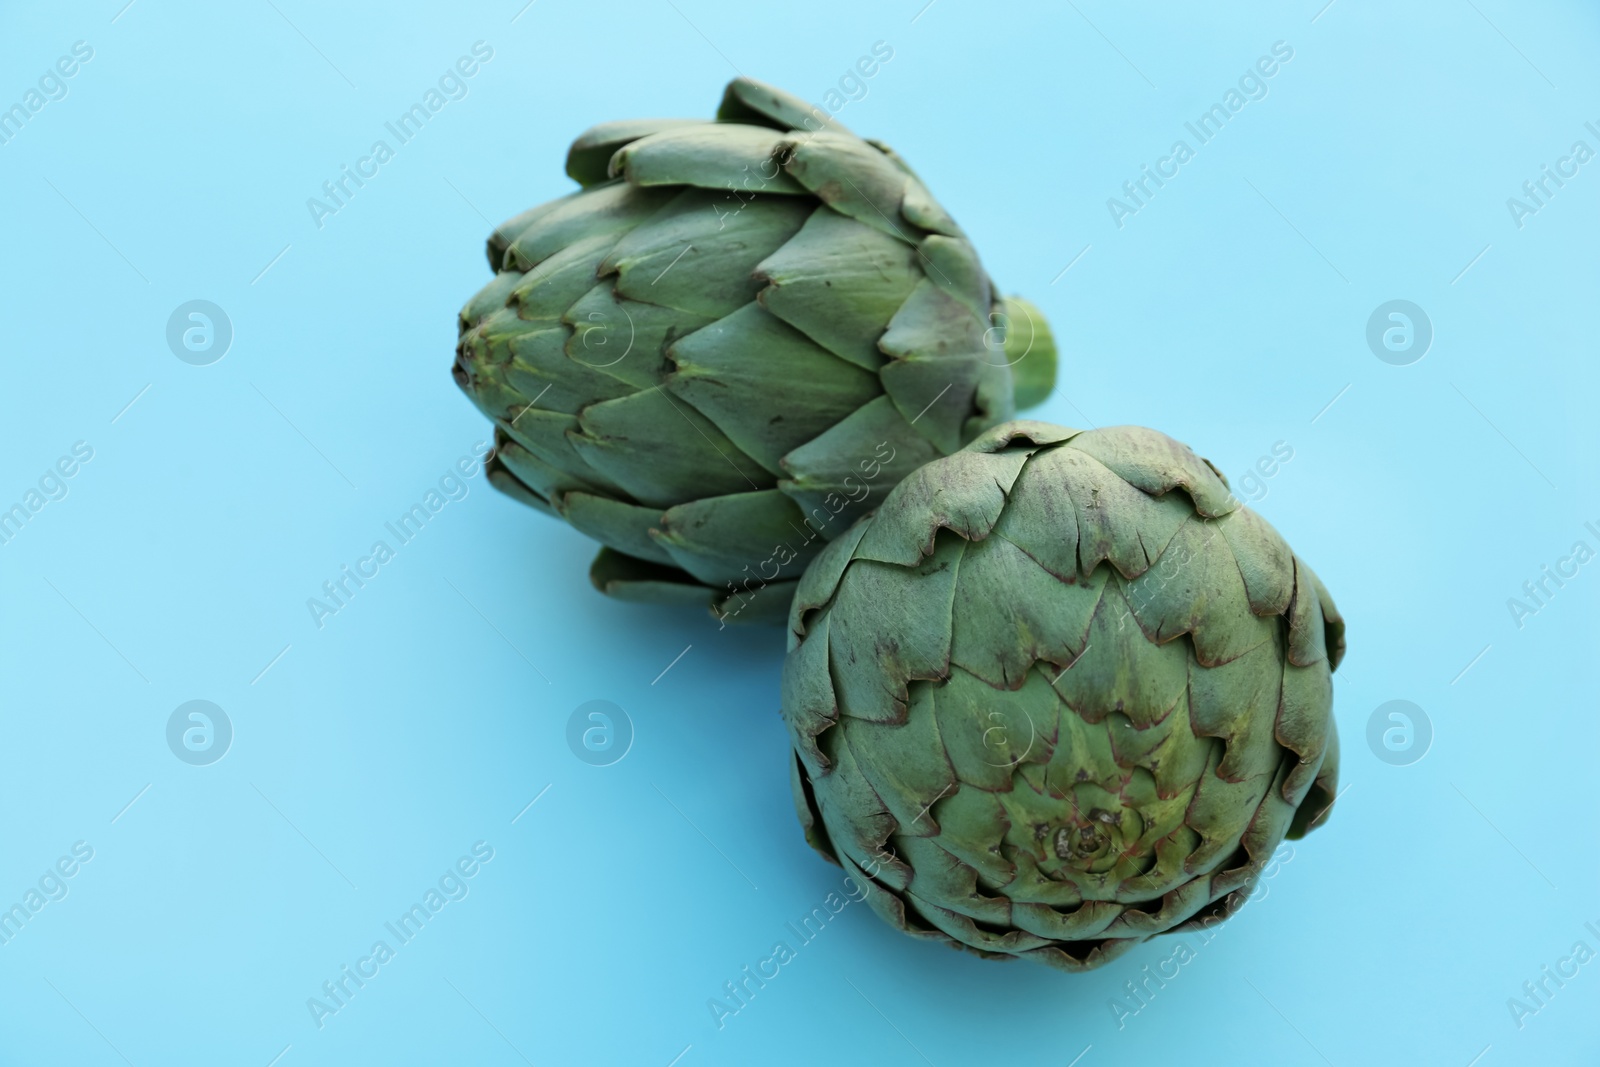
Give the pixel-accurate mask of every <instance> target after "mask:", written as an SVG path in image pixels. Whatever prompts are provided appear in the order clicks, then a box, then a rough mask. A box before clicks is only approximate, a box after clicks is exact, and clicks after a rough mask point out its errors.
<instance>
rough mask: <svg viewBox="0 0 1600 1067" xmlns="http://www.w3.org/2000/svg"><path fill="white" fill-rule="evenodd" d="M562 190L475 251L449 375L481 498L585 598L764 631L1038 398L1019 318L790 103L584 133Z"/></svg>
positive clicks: (1026, 329)
mask: <svg viewBox="0 0 1600 1067" xmlns="http://www.w3.org/2000/svg"><path fill="white" fill-rule="evenodd" d="M567 173H568V174H569V175H571V176H572V178H574V179H575V180H576V181H577V182H578V183H579V184H580V185H581V186H583V188H582V189H581V190H579V191H578V192H575V193H572V194H571V195H570V196H567V197H564V198H562V199H560V200H556V201H553V202H551V203H548V204H543V205H541V206H539V207H536V208H533V209H532V210H530V211H526V212H524V213H522V214H521V215H518V216H517V217H515V218H513V219H511V220H510V221H508V222H506V223H504V224H503V225H501V226H500V227H499V229H497V230H496V231H495V232H494V235H493V236H492V237H491V238H490V239H489V262H490V265H491V266H492V267H493V268H494V269H495V270H496V271H497V272H498V273H497V274H496V275H495V278H494V280H493V281H491V282H490V283H489V284H488V285H487V286H485V287H484V288H483V290H482V291H481V292H479V293H478V294H477V295H476V296H474V297H473V298H472V300H471V301H469V302H468V303H467V306H466V307H465V308H464V309H463V310H462V312H461V321H460V326H461V337H460V342H459V345H458V347H457V357H456V363H455V368H454V375H455V379H456V381H457V382H458V383H459V384H460V386H461V387H462V389H464V390H465V391H466V392H467V394H468V395H469V396H470V397H471V398H472V400H473V402H474V403H476V404H477V406H478V407H479V408H480V409H481V410H482V411H483V412H484V413H485V414H487V415H488V416H489V417H490V418H492V419H493V420H494V421H495V427H496V434H495V444H496V447H495V450H494V452H493V454H492V455H491V457H490V458H489V460H488V462H487V469H488V474H489V478H490V480H491V481H492V482H493V483H494V484H495V485H496V486H498V487H499V488H501V489H502V490H504V491H505V492H507V493H509V494H510V495H512V496H514V497H517V498H518V499H520V500H523V501H525V502H527V503H529V504H531V505H533V506H534V507H537V508H539V509H541V510H544V511H548V512H551V513H553V514H557V515H559V516H561V517H562V518H564V519H566V520H567V521H568V522H569V523H571V524H572V525H573V526H575V527H577V528H578V529H579V530H582V531H583V532H584V533H586V534H588V535H590V536H591V537H593V538H595V539H596V540H597V541H599V542H601V543H602V544H603V545H605V546H606V547H605V549H603V550H602V551H601V553H600V555H599V557H598V558H597V559H596V561H595V565H594V568H593V569H592V571H591V575H592V577H593V579H594V582H595V584H596V585H597V586H598V587H599V588H601V589H602V590H603V591H605V592H607V593H611V594H614V595H617V596H622V597H627V598H631V599H643V600H666V601H673V602H678V601H688V602H697V603H703V604H709V605H710V606H711V608H712V610H713V611H714V612H715V613H716V614H718V615H719V616H723V617H734V616H741V617H743V618H745V619H749V618H752V617H762V616H766V617H771V618H774V619H778V620H781V618H782V614H783V612H784V611H785V610H786V609H787V607H788V601H789V598H790V596H791V595H792V594H793V591H794V587H795V581H796V579H798V577H799V575H800V573H801V572H802V570H803V569H804V568H805V565H806V563H807V562H809V561H810V560H811V558H812V557H813V556H815V555H816V553H817V551H818V550H819V549H820V548H821V546H822V545H823V544H824V543H825V542H827V541H828V540H831V539H832V538H834V537H836V536H838V534H840V533H842V532H843V531H844V530H845V529H847V528H848V527H849V525H850V523H851V522H852V521H853V520H854V518H855V517H856V516H857V515H859V514H862V513H864V512H865V511H867V510H870V509H871V508H872V507H874V506H876V504H877V503H878V502H879V501H881V500H882V499H883V497H884V496H885V495H886V494H887V493H888V492H889V490H890V489H891V488H893V487H894V485H895V484H896V483H897V482H898V481H899V480H900V479H901V478H902V477H904V476H905V475H906V474H908V473H910V472H911V471H912V470H914V469H916V468H917V467H918V466H920V465H921V464H922V463H925V462H926V461H928V460H930V459H933V458H935V457H937V456H940V455H944V454H947V453H949V452H953V451H955V450H956V449H958V448H960V447H961V446H962V444H963V443H965V442H966V441H968V440H970V439H971V438H972V437H973V436H974V435H976V434H977V433H979V432H981V431H982V430H984V429H986V428H987V427H989V426H992V425H994V424H996V423H998V422H1001V421H1003V420H1005V419H1008V418H1010V417H1011V415H1012V411H1013V404H1014V398H1015V401H1016V402H1017V403H1022V404H1027V403H1032V402H1036V401H1037V400H1039V399H1042V397H1043V396H1044V395H1045V394H1046V393H1048V392H1049V390H1050V387H1051V384H1052V382H1053V380H1054V366H1055V352H1054V347H1053V344H1052V342H1051V339H1050V335H1049V333H1048V331H1047V330H1046V329H1045V327H1044V323H1043V320H1042V318H1041V317H1040V316H1038V314H1037V313H1036V312H1034V311H1033V310H1032V309H1031V307H1030V306H1029V305H1027V304H1026V303H1025V302H1023V301H1018V300H1000V299H997V298H996V297H995V296H994V294H993V291H992V287H991V285H990V282H989V278H988V276H987V275H986V274H985V273H984V271H983V268H982V267H981V266H980V265H979V262H978V257H977V254H976V252H974V250H973V248H972V245H971V244H970V243H969V242H968V241H967V239H966V237H965V236H964V235H963V234H962V232H961V230H960V229H959V228H958V227H957V226H956V224H955V223H954V222H953V221H952V220H951V219H950V217H949V216H948V215H947V214H945V212H944V210H943V209H942V208H941V207H939V205H938V204H937V203H935V202H934V200H933V198H932V197H931V196H930V195H929V194H928V191H927V189H925V188H924V187H923V185H922V183H921V182H920V181H918V180H917V178H916V176H915V175H914V174H912V172H911V170H910V168H908V167H907V166H906V165H905V163H904V162H903V161H901V159H900V158H899V157H898V156H897V155H895V154H894V153H893V152H892V151H890V150H889V149H888V148H886V147H884V146H882V145H879V144H877V143H876V142H870V141H865V140H862V139H860V138H858V137H856V136H854V135H853V134H851V133H849V132H848V131H846V130H845V129H844V128H843V127H841V126H840V125H838V124H837V123H834V122H831V121H828V120H827V117H826V116H825V115H824V114H823V113H822V112H820V111H818V110H817V109H815V108H812V107H810V105H807V104H805V103H804V102H802V101H800V100H798V99H796V98H794V97H791V96H789V95H787V94H785V93H782V92H780V91H778V90H776V89H773V88H771V87H769V86H765V85H762V84H760V83H759V82H754V81H750V80H748V79H744V78H740V79H738V80H736V81H734V82H732V83H731V84H730V85H729V86H728V89H727V93H726V96H725V97H724V99H723V102H722V107H721V109H720V110H719V111H718V113H717V120H716V121H715V122H703V121H694V120H679V119H672V120H667V119H659V120H641V121H628V122H613V123H606V124H604V125H601V126H596V127H594V128H593V129H591V130H589V131H588V132H587V133H585V134H583V135H582V136H581V137H579V138H578V139H577V141H575V142H574V143H573V145H572V149H571V152H570V154H569V155H568V157H567ZM1013 367H1014V368H1015V370H1016V374H1015V376H1014V375H1013Z"/></svg>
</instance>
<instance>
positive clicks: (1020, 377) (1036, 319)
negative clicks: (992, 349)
mask: <svg viewBox="0 0 1600 1067" xmlns="http://www.w3.org/2000/svg"><path fill="white" fill-rule="evenodd" d="M1000 305H1001V312H1000V315H998V316H996V318H997V320H1000V321H997V323H996V324H997V325H998V326H1000V327H1001V328H1002V330H1003V340H1002V344H1003V347H1004V352H1005V361H1006V363H1007V364H1009V365H1010V367H1011V380H1012V382H1013V396H1014V398H1015V403H1016V406H1017V410H1018V411H1023V410H1026V409H1027V408H1031V407H1034V406H1035V405H1037V404H1041V403H1043V402H1044V400H1045V398H1046V397H1048V396H1049V395H1050V391H1051V390H1052V389H1054V388H1055V386H1056V341H1055V338H1054V337H1053V336H1051V333H1050V324H1049V323H1048V322H1046V321H1045V317H1044V313H1043V312H1041V311H1040V310H1039V309H1038V308H1036V307H1034V306H1033V304H1032V303H1031V302H1029V301H1027V300H1024V299H1022V298H1021V297H1020V296H1007V297H1002V298H1001V300H1000Z"/></svg>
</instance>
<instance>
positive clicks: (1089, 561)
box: [783, 422, 1344, 971]
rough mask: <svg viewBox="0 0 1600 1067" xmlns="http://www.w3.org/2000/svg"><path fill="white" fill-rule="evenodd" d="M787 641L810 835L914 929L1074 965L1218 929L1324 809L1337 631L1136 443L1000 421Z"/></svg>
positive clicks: (1225, 512) (1331, 614) (1212, 476)
mask: <svg viewBox="0 0 1600 1067" xmlns="http://www.w3.org/2000/svg"><path fill="white" fill-rule="evenodd" d="M789 624H790V629H791V634H790V641H789V654H788V658H787V660H786V662H785V664H784V672H783V714H784V720H785V722H786V723H787V725H788V727H789V733H790V737H791V740H792V741H793V743H794V747H795V756H796V758H795V761H794V763H793V779H794V788H795V802H796V806H797V807H798V809H799V812H800V819H801V822H802V824H803V826H804V827H805V832H806V836H807V839H808V840H809V841H810V843H811V844H812V846H813V847H815V848H816V849H817V850H818V851H819V852H821V853H822V854H823V855H824V856H826V857H828V858H829V859H832V860H836V861H837V862H839V863H840V864H842V865H843V866H844V867H845V868H846V869H847V870H848V871H849V872H850V873H851V874H852V875H854V876H855V877H856V879H857V880H858V881H859V882H860V883H861V884H862V885H864V886H866V887H868V899H869V900H870V902H871V903H872V905H873V908H874V909H875V910H876V911H877V912H878V914H879V915H880V916H882V917H883V918H884V919H886V920H887V921H888V922H890V923H891V924H893V925H894V926H896V927H898V928H899V929H901V930H904V931H906V932H907V933H910V934H914V935H916V936H919V937H924V938H928V939H931V940H937V941H944V942H946V943H949V944H953V945H956V946H958V947H961V948H965V949H969V950H971V951H974V952H976V953H978V954H979V955H982V956H989V957H1016V956H1023V957H1030V958H1033V959H1037V960H1042V961H1044V962H1046V963H1050V964H1053V965H1055V966H1058V967H1062V968H1065V969H1067V970H1074V971H1076V970H1087V969H1089V968H1092V967H1096V966H1099V965H1100V964H1103V963H1105V962H1107V961H1109V960H1111V959H1113V958H1114V957H1116V956H1117V955H1119V954H1121V953H1122V952H1124V951H1126V950H1127V949H1129V948H1130V947H1132V946H1133V945H1134V944H1136V943H1138V942H1139V941H1142V940H1144V939H1145V938H1148V937H1151V936H1152V935H1155V934H1159V933H1164V932H1168V931H1174V930H1182V929H1186V928H1189V927H1193V926H1196V925H1198V924H1200V923H1205V922H1211V921H1215V920H1217V919H1219V918H1222V917H1225V916H1227V915H1229V914H1231V913H1232V912H1233V911H1234V910H1235V909H1236V908H1237V907H1238V906H1239V905H1240V904H1242V903H1243V901H1244V899H1245V898H1246V896H1247V895H1248V894H1249V891H1250V890H1251V888H1252V887H1253V885H1254V884H1255V882H1256V880H1257V878H1258V877H1259V875H1260V873H1261V870H1262V868H1263V866H1264V865H1265V864H1266V863H1267V862H1268V860H1269V859H1270V858H1271V856H1272V854H1273V851H1274V849H1276V848H1277V846H1278V845H1279V844H1280V842H1282V840H1283V839H1284V838H1285V837H1290V838H1297V837H1299V836H1301V835H1303V834H1304V833H1305V832H1306V831H1308V830H1309V829H1311V828H1312V827H1314V826H1316V825H1319V824H1320V823H1321V821H1322V820H1323V819H1324V818H1325V817H1326V816H1327V813H1328V810H1329V808H1330V807H1331V805H1332V803H1333V798H1334V791H1335V784H1336V779H1337V768H1338V738H1337V735H1336V733H1335V730H1334V723H1333V718H1332V700H1333V692H1332V690H1333V683H1332V677H1331V672H1332V670H1333V669H1334V667H1335V666H1337V664H1338V662H1339V659H1340V657H1341V656H1342V654H1343V651H1344V622H1343V620H1342V619H1341V618H1340V616H1339V613H1338V611H1337V609H1335V607H1334V605H1333V601H1332V600H1331V599H1330V598H1329V596H1328V593H1327V590H1325V589H1324V588H1323V586H1322V583H1321V582H1320V581H1319V580H1318V579H1317V576H1316V575H1315V574H1313V573H1312V572H1311V568H1309V567H1307V566H1306V565H1305V564H1304V563H1303V562H1301V561H1300V559H1299V558H1298V557H1297V556H1295V555H1294V553H1292V552H1291V551H1290V550H1289V547H1288V546H1287V545H1286V544H1285V543H1284V541H1283V539H1282V538H1281V537H1279V536H1278V534H1277V532H1276V531H1274V530H1273V529H1272V528H1271V527H1270V526H1268V525H1267V523H1266V522H1265V521H1263V520H1262V519H1261V518H1259V517H1258V516H1257V515H1255V514H1254V513H1253V512H1251V511H1250V510H1248V509H1247V508H1245V507H1244V506H1242V505H1241V504H1240V503H1239V501H1238V500H1237V499H1235V498H1234V496H1233V495H1232V494H1231V493H1230V492H1229V491H1228V487H1227V484H1226V482H1225V481H1224V480H1223V478H1222V477H1221V475H1220V474H1219V473H1218V472H1217V471H1216V469H1215V468H1213V467H1212V466H1211V465H1210V464H1209V463H1207V462H1205V461H1203V460H1201V459H1200V458H1199V457H1197V456H1196V455H1195V454H1194V453H1193V452H1191V451H1190V450H1189V449H1188V448H1187V447H1185V446H1184V445H1181V444H1179V443H1178V442H1176V441H1174V440H1172V439H1171V438H1168V437H1166V436H1164V435H1162V434H1159V433H1156V432H1154V431H1151V430H1145V429H1139V428H1136V427H1119V428H1114V429H1105V430H1094V431H1087V432H1085V431H1078V430H1068V429H1062V428H1060V427H1056V426H1050V425H1047V424H1045V423H1039V422H1012V423H1009V424H1006V425H1003V426H999V427H996V428H994V429H992V430H989V431H988V432H986V433H984V434H983V435H981V436H980V437H979V438H977V439H976V440H974V441H973V442H972V443H971V444H970V445H968V446H967V447H966V448H965V449H964V450H962V451H960V452H957V453H955V454H953V455H951V456H948V457H944V458H941V459H938V460H935V461H933V462H931V463H929V464H928V465H927V466H925V467H923V468H922V469H921V470H919V471H917V472H916V473H915V474H913V475H911V476H910V477H909V478H908V479H906V480H905V481H904V482H902V483H901V484H900V485H899V486H898V487H897V488H896V489H895V490H894V491H893V492H892V493H890V494H889V496H888V498H887V499H886V500H885V501H884V503H883V505H882V506H881V507H880V508H879V509H878V511H877V513H876V514H874V515H872V516H869V517H867V518H864V519H862V520H861V521H860V522H858V523H856V524H855V525H854V526H853V527H852V528H851V529H850V530H849V531H848V532H847V533H845V534H844V535H843V536H841V537H839V538H837V539H835V540H834V541H833V542H832V543H830V544H829V545H828V546H827V547H826V548H825V549H824V550H823V551H822V552H821V553H820V554H819V555H818V556H817V558H816V560H815V561H814V562H813V563H812V564H811V567H810V569H809V570H808V571H807V572H806V574H805V577H804V578H803V579H802V580H801V582H800V588H799V590H798V592H797V593H796V595H795V598H794V603H793V607H792V609H791V614H790V619H789Z"/></svg>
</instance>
